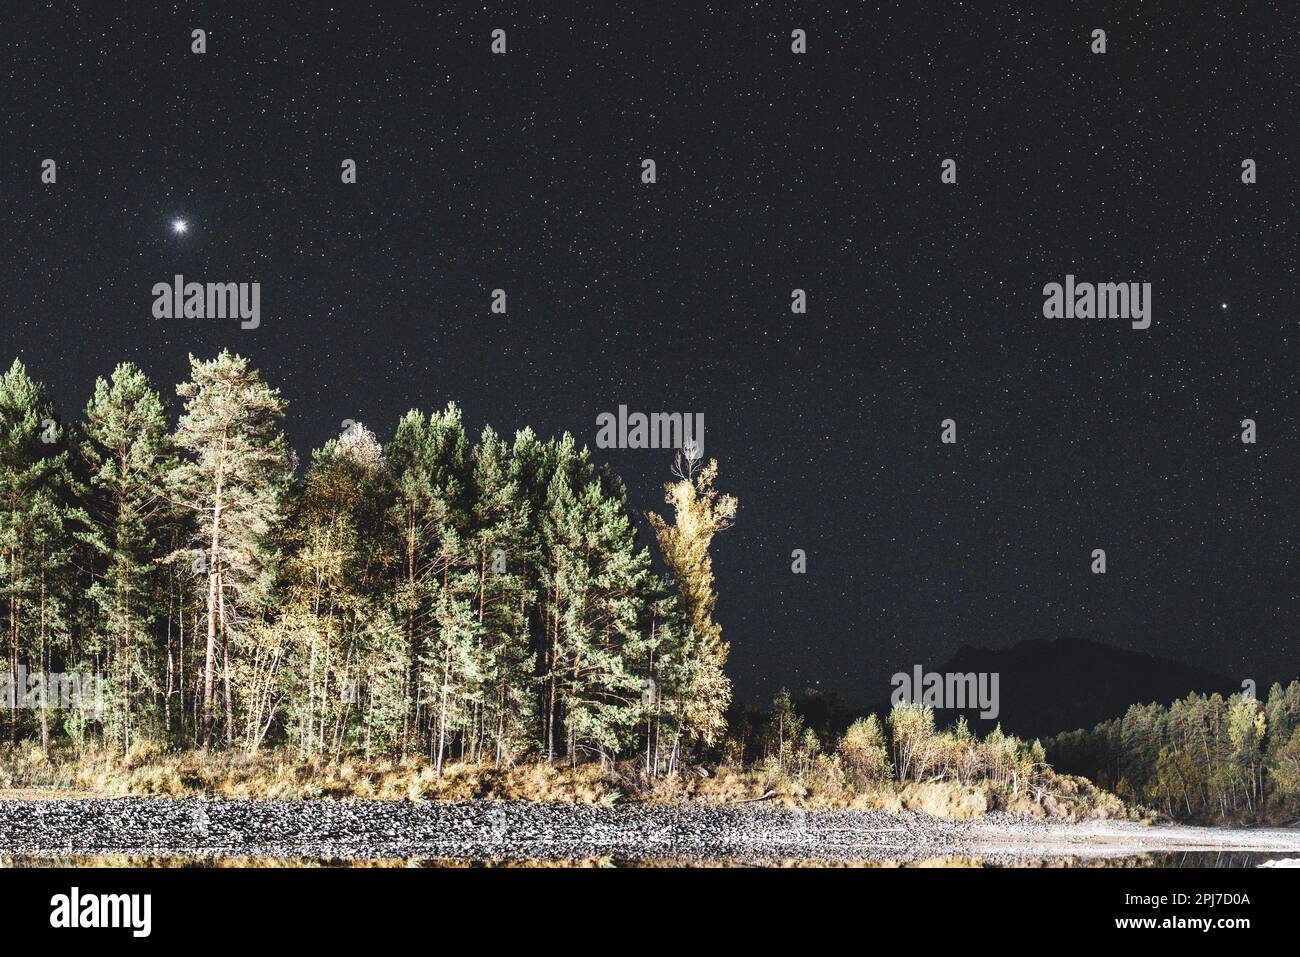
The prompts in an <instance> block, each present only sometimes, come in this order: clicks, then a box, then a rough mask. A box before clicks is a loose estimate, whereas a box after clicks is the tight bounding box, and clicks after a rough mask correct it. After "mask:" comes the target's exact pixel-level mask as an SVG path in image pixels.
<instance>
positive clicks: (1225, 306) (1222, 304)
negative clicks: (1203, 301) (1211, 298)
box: [1219, 302, 1228, 309]
mask: <svg viewBox="0 0 1300 957" xmlns="http://www.w3.org/2000/svg"><path fill="white" fill-rule="evenodd" d="M1219 308H1220V309H1227V308H1228V304H1227V303H1226V302H1221V303H1219Z"/></svg>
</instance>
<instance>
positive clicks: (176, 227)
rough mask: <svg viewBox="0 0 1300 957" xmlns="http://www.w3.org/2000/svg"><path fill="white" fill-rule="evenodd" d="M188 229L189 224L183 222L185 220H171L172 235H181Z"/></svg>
mask: <svg viewBox="0 0 1300 957" xmlns="http://www.w3.org/2000/svg"><path fill="white" fill-rule="evenodd" d="M189 228H190V224H189V223H187V222H185V220H183V219H173V220H172V232H174V233H183V232H185V231H186V230H187V229H189Z"/></svg>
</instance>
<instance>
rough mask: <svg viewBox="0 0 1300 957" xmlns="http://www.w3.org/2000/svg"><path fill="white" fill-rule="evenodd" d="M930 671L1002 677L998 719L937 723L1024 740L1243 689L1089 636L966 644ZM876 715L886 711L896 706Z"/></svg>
mask: <svg viewBox="0 0 1300 957" xmlns="http://www.w3.org/2000/svg"><path fill="white" fill-rule="evenodd" d="M924 671H926V672H931V671H933V672H938V673H940V674H945V673H954V674H968V673H972V672H974V673H976V674H979V673H985V674H992V673H996V674H997V675H998V676H999V678H998V699H999V700H998V705H999V712H998V716H997V717H996V718H991V719H984V718H981V717H980V709H979V707H978V706H975V707H968V708H965V709H960V710H958V709H941V708H936V709H935V724H936V725H937V726H938V727H940V728H944V727H947V726H948V725H950V724H952V723H953V722H955V721H956V720H957V718H958V716H959V715H964V716H965V717H966V721H967V722H968V723H969V724H970V726H971V729H972V730H974V731H977V732H978V733H980V734H985V733H987V732H989V731H991V730H993V728H994V727H995V726H996V725H998V724H1000V725H1001V726H1002V730H1003V731H1005V732H1007V733H1009V734H1017V735H1019V736H1021V737H1023V738H1043V737H1047V736H1050V735H1053V734H1058V733H1060V732H1063V731H1073V730H1075V729H1076V728H1091V727H1092V726H1093V725H1095V724H1097V723H1098V722H1100V721H1105V720H1107V719H1108V718H1115V717H1118V716H1120V715H1122V714H1123V713H1124V712H1125V711H1127V710H1128V708H1129V706H1130V705H1133V704H1150V703H1151V702H1160V703H1162V704H1168V703H1169V702H1171V701H1173V700H1175V699H1176V698H1183V697H1186V696H1187V694H1188V693H1190V692H1192V691H1196V692H1199V693H1201V694H1210V693H1212V692H1215V691H1217V692H1219V693H1220V694H1223V695H1224V696H1227V695H1228V694H1231V693H1233V692H1239V691H1241V682H1240V681H1236V680H1234V679H1232V678H1228V677H1226V676H1225V675H1221V674H1216V673H1215V672H1213V671H1208V670H1206V669H1204V668H1199V667H1197V666H1195V665H1189V664H1185V663H1184V662H1181V661H1174V660H1171V659H1169V658H1159V657H1156V656H1154V655H1148V654H1143V653H1142V652H1137V651H1126V650H1124V649H1123V648H1115V647H1113V646H1111V645H1104V644H1101V643H1100V642H1096V641H1089V640H1087V639H1082V638H1060V639H1057V640H1055V641H1048V640H1045V639H1030V640H1028V641H1022V642H1019V643H1018V644H1015V645H1012V646H1011V647H1009V648H1002V649H997V650H993V649H988V648H974V647H971V646H968V645H963V646H962V647H961V648H959V649H958V650H957V651H956V653H955V654H953V656H952V657H951V658H950V659H948V661H947V662H945V663H944V664H942V665H940V666H939V667H937V668H936V667H931V666H928V665H927V666H926V667H925V668H924ZM909 674H910V672H909ZM1266 692H1267V685H1263V684H1261V685H1260V686H1259V688H1258V689H1257V693H1258V694H1260V695H1263V694H1265V693H1266ZM872 710H873V711H875V712H876V713H878V714H884V713H887V712H888V710H889V704H888V703H885V704H883V705H878V706H877V707H875V708H873V709H872Z"/></svg>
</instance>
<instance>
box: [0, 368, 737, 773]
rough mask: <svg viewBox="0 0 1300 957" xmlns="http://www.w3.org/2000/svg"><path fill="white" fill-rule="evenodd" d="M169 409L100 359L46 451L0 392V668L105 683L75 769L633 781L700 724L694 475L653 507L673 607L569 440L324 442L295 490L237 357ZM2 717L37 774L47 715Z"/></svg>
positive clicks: (25, 401) (441, 437) (709, 512)
mask: <svg viewBox="0 0 1300 957" xmlns="http://www.w3.org/2000/svg"><path fill="white" fill-rule="evenodd" d="M176 392H177V395H178V396H179V398H180V400H181V401H182V403H183V405H182V408H181V409H180V415H179V418H178V420H177V422H176V426H175V429H174V431H170V432H169V423H168V416H167V408H166V405H165V403H164V401H163V399H162V396H161V395H160V393H159V392H158V391H157V390H155V389H154V388H153V387H152V386H151V385H150V383H149V382H148V380H147V379H146V377H145V376H144V374H143V373H142V372H141V371H140V370H139V369H137V368H135V367H134V366H131V365H129V364H124V365H121V366H119V367H118V368H117V369H116V370H114V372H113V374H112V376H111V377H110V378H108V379H100V380H99V381H97V383H96V386H95V393H94V397H93V398H92V399H91V401H90V402H89V403H88V404H87V406H86V408H85V414H84V417H83V422H82V423H80V425H79V427H78V428H76V429H73V430H71V433H69V430H66V429H64V428H63V427H62V426H61V425H59V424H58V422H57V419H56V417H55V416H54V413H53V411H52V406H51V404H50V402H49V400H48V398H47V397H46V394H45V391H44V389H43V388H42V387H41V386H40V385H39V384H38V383H36V382H35V381H33V380H32V379H31V378H30V377H29V376H28V375H27V372H26V370H25V369H24V367H23V366H22V364H21V363H17V362H16V363H15V364H14V366H13V367H12V368H11V369H10V370H9V372H7V373H6V374H4V375H3V376H2V377H0V616H3V617H4V619H5V625H6V630H5V634H6V636H7V639H8V644H9V647H8V648H6V651H7V653H8V657H9V659H10V662H9V663H10V669H11V670H16V668H17V667H18V663H19V662H20V661H21V662H22V663H24V664H26V665H28V666H29V667H30V668H31V669H32V670H37V669H40V670H47V671H48V670H58V669H60V668H62V669H66V670H72V669H74V668H80V669H86V670H93V671H96V672H104V673H106V674H107V676H108V678H109V681H108V686H107V693H106V696H105V697H106V707H105V708H104V710H103V711H102V712H98V713H88V712H80V711H77V712H69V713H68V714H67V715H66V721H65V722H64V724H65V730H66V733H67V735H68V741H69V742H70V743H71V744H72V745H74V746H75V747H76V748H89V747H95V748H98V749H100V750H101V751H102V750H105V749H106V750H107V751H109V752H116V753H122V754H125V753H131V754H138V753H142V752H141V750H140V749H141V748H147V747H149V746H151V742H155V743H157V744H161V745H162V746H165V747H173V748H190V747H198V746H201V747H202V748H204V749H214V748H219V747H223V746H224V747H225V748H227V749H229V750H231V751H243V752H245V753H246V754H247V755H249V756H252V755H255V754H257V753H259V752H261V751H263V750H265V749H285V750H286V751H287V752H289V753H292V754H293V755H294V759H295V760H299V761H308V762H315V761H322V760H331V761H345V760H348V759H352V758H357V759H365V760H371V759H373V760H384V759H387V758H398V759H406V758H408V756H409V757H411V758H412V759H414V757H416V756H419V757H421V758H423V759H425V760H427V761H429V762H430V766H431V767H432V768H433V772H434V774H435V776H437V777H440V776H441V775H442V774H443V772H444V768H445V766H446V765H448V764H450V763H452V762H456V763H457V764H458V765H459V764H463V763H469V764H477V765H485V764H492V765H494V766H501V767H509V766H511V765H514V764H516V763H518V762H525V761H527V760H529V759H530V758H535V757H542V758H545V759H547V760H549V761H552V762H556V761H560V760H566V761H567V762H570V763H577V762H579V761H581V760H585V759H588V758H592V757H595V758H598V759H599V760H600V762H601V763H602V764H606V765H610V766H612V763H613V762H614V761H616V760H618V759H619V758H621V757H625V756H627V755H630V754H636V755H638V757H640V756H641V755H644V762H645V764H644V768H645V772H646V774H647V776H648V777H651V778H654V777H657V776H659V775H660V774H663V773H664V772H672V771H675V770H676V769H677V768H678V767H679V765H680V763H681V762H682V761H683V760H685V758H686V755H687V753H688V751H689V750H690V749H691V748H693V747H696V746H705V745H707V743H708V742H709V741H710V740H712V739H713V738H714V737H715V736H716V734H717V732H718V731H719V730H720V728H721V724H720V722H721V709H722V708H724V707H725V705H726V702H727V700H728V699H729V694H730V688H729V685H728V683H727V681H726V678H725V676H723V675H722V673H721V664H722V662H723V660H725V645H722V644H721V642H720V638H719V635H720V628H719V627H718V625H717V623H716V622H715V621H714V620H713V617H712V608H713V601H714V596H713V593H712V576H711V572H710V571H709V557H708V544H709V540H710V539H711V537H712V531H710V532H708V533H707V534H704V535H701V534H697V532H699V531H700V530H699V529H698V528H696V530H695V531H690V529H689V528H686V526H691V527H692V528H695V526H693V525H692V524H691V523H694V522H697V521H698V520H699V519H700V518H706V519H708V520H709V521H712V522H714V524H715V525H717V526H718V527H721V525H724V524H725V523H726V521H727V520H729V517H730V514H731V513H732V512H734V500H732V499H730V497H725V496H723V497H720V496H719V495H718V493H716V492H714V491H713V490H712V482H713V477H714V476H715V475H716V465H711V466H710V468H709V471H708V477H707V482H703V481H700V480H698V478H697V480H696V481H695V482H694V483H693V484H691V488H690V492H689V494H687V493H686V490H684V489H683V488H678V489H677V494H678V496H679V497H681V501H682V502H683V503H684V504H683V508H684V509H685V511H684V512H683V511H679V514H678V519H679V526H681V528H680V529H679V528H678V526H664V529H665V530H667V531H666V534H671V535H676V536H677V537H676V538H674V539H673V540H674V542H675V543H676V544H675V545H674V548H675V549H676V552H675V553H674V554H677V555H679V556H680V555H687V554H689V556H690V563H691V569H693V570H690V571H688V570H685V569H684V567H683V566H675V565H673V562H671V561H670V562H669V565H670V567H673V568H674V571H675V578H674V582H673V585H672V586H670V584H669V583H667V582H665V581H663V580H661V579H660V578H658V577H657V576H656V575H655V574H654V573H653V572H652V570H651V558H650V553H649V551H648V550H647V549H646V548H644V547H642V546H641V545H640V544H639V543H638V541H637V534H636V523H635V518H634V513H633V512H632V510H631V509H630V507H629V506H628V503H627V500H626V494H625V491H624V488H623V485H622V483H621V482H620V481H619V480H618V478H617V477H616V476H614V475H612V474H611V473H609V472H608V471H607V470H601V469H597V468H596V467H595V466H594V465H593V463H592V462H591V460H590V456H589V454H588V452H587V450H586V449H585V448H580V447H578V446H577V444H576V443H575V442H574V440H573V438H572V437H571V436H569V435H563V436H561V437H559V438H558V439H554V440H550V441H543V440H540V439H539V438H537V437H536V436H535V435H534V434H533V433H532V432H531V431H530V430H527V429H525V430H522V431H520V432H519V433H517V434H516V436H515V437H514V440H513V441H507V440H506V439H504V438H502V437H501V436H499V435H498V434H497V433H496V432H494V431H493V430H492V429H491V428H484V429H483V431H482V432H481V434H480V436H479V439H478V441H477V442H474V441H471V439H470V438H469V436H468V435H467V433H466V429H465V426H464V423H463V418H462V414H461V411H460V409H459V408H458V407H457V406H456V405H454V404H451V405H448V406H447V407H446V408H445V409H443V410H442V411H439V412H434V413H432V414H425V413H423V412H420V411H411V412H409V413H407V414H406V415H405V416H403V417H402V419H401V420H400V421H399V422H398V423H397V427H396V430H395V433H394V435H393V438H392V440H391V441H390V442H389V443H387V445H385V444H383V443H382V442H381V441H380V440H379V438H378V437H377V436H376V435H375V434H374V433H372V432H371V431H370V430H369V429H367V428H365V427H364V426H362V425H360V424H358V423H347V427H346V428H345V429H344V431H343V433H342V434H341V435H340V436H339V437H338V438H337V439H333V440H331V441H329V442H327V443H325V445H324V446H323V447H322V448H320V449H318V450H316V451H315V452H314V453H313V454H312V456H311V458H310V461H309V463H308V464H307V466H306V468H305V469H303V470H301V474H299V475H297V476H295V474H294V473H295V471H297V470H296V468H295V465H296V462H295V459H294V457H293V456H292V454H291V453H290V452H289V449H288V445H287V442H286V440H285V436H284V435H283V433H282V432H281V429H280V420H281V418H282V417H283V413H284V409H285V402H284V400H283V399H282V398H281V397H280V395H279V393H278V392H277V391H276V390H274V389H273V388H271V387H270V386H268V385H267V384H266V383H265V382H264V381H263V380H262V377H261V375H260V374H259V373H258V371H257V370H256V369H254V368H253V367H252V366H251V365H250V364H249V362H248V361H247V360H246V359H244V358H242V357H240V356H238V355H234V354H232V353H230V352H229V351H226V352H222V353H221V354H220V355H218V356H217V357H216V358H215V359H212V360H201V359H197V358H194V357H191V359H190V378H189V381H187V382H184V383H182V384H181V385H179V386H178V387H177V390H176ZM674 487H676V486H673V487H670V488H674ZM670 500H672V498H671V496H670ZM684 516H687V518H689V521H687V519H686V518H684ZM690 516H694V517H693V518H692V517H690ZM716 530H717V528H716V527H715V528H714V529H713V531H716ZM679 531H680V534H679ZM673 586H676V587H673ZM683 588H685V589H687V590H688V592H689V600H688V601H683V600H682V597H681V594H682V589H683ZM5 717H6V722H5V723H6V725H7V728H8V731H9V734H10V737H11V739H12V740H13V741H17V740H19V739H20V738H24V739H25V738H28V737H34V736H35V734H36V732H37V730H38V729H39V732H40V739H41V749H42V753H44V752H47V751H48V749H49V747H50V737H51V733H54V734H57V733H58V728H57V727H54V728H53V729H52V726H51V722H50V718H51V715H50V714H49V713H48V712H47V711H46V710H43V711H42V712H41V713H40V715H39V723H38V718H37V716H35V715H33V714H32V713H30V712H28V711H23V710H15V711H13V712H11V713H10V714H8V715H6V716H5Z"/></svg>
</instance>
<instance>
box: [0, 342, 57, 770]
mask: <svg viewBox="0 0 1300 957" xmlns="http://www.w3.org/2000/svg"><path fill="white" fill-rule="evenodd" d="M65 438H66V437H65V434H64V430H63V429H62V428H61V427H60V425H59V424H58V422H57V419H56V417H55V415H54V410H53V407H52V405H51V403H50V401H49V399H48V397H47V395H46V391H45V388H44V387H43V386H42V385H41V384H40V383H38V382H35V381H34V380H33V379H32V378H31V377H30V376H29V375H28V374H27V370H26V368H25V367H24V366H23V364H22V362H20V361H18V360H17V359H15V360H14V363H13V365H12V366H10V368H9V371H8V372H6V373H4V374H3V375H0V602H2V603H3V611H2V614H3V620H4V625H5V641H4V643H5V645H6V646H7V650H8V658H9V670H10V676H11V681H12V682H14V685H15V687H16V686H17V678H18V671H19V666H20V665H23V664H25V662H24V656H25V655H27V656H32V657H35V658H36V659H37V660H38V661H39V662H40V665H39V667H40V668H42V669H43V668H45V667H46V666H47V665H48V664H49V661H50V653H51V650H52V647H51V646H52V643H53V642H55V641H57V638H58V635H59V633H60V631H61V630H62V629H61V627H60V625H61V623H62V622H63V616H62V615H60V614H59V605H58V601H57V594H56V593H55V592H54V591H53V590H52V585H53V583H54V582H55V581H56V580H58V579H59V578H60V573H61V572H63V571H66V569H65V568H64V567H63V566H64V565H66V562H67V560H68V557H69V554H70V547H69V539H70V538H71V531H72V530H71V528H69V527H67V526H66V524H65V523H66V522H67V521H68V520H69V519H71V518H74V517H75V515H76V509H75V506H74V504H73V498H72V496H73V483H72V479H71V474H70V471H69V457H68V452H67V447H66V441H65ZM22 691H23V689H22V688H18V693H19V694H21V693H22ZM16 705H17V701H16V700H15V701H12V702H10V703H9V735H10V741H11V742H14V741H16V740H17V738H18V734H19V730H20V727H19V726H20V724H21V721H20V718H19V715H18V711H17V708H16ZM41 734H42V741H43V743H45V744H46V745H48V739H49V728H48V703H47V705H46V706H43V707H42V709H41Z"/></svg>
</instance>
